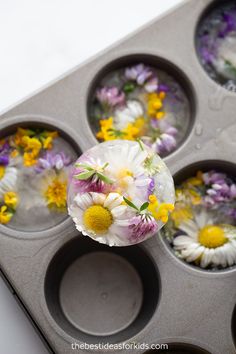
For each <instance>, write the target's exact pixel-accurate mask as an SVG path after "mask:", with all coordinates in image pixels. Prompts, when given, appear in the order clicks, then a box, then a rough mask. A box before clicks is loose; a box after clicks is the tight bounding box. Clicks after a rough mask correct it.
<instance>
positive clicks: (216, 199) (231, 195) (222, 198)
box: [203, 171, 236, 206]
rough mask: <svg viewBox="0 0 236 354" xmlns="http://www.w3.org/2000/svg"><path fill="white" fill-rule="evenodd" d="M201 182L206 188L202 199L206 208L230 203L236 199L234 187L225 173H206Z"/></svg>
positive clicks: (235, 187)
mask: <svg viewBox="0 0 236 354" xmlns="http://www.w3.org/2000/svg"><path fill="white" fill-rule="evenodd" d="M203 181H204V183H205V185H206V186H207V189H206V196H205V198H204V201H205V203H206V205H207V206H214V205H215V204H219V203H226V202H230V201H232V200H233V199H235V198H236V185H235V183H233V181H232V180H231V179H230V178H228V177H227V175H226V174H225V173H220V172H215V171H210V172H206V173H204V174H203Z"/></svg>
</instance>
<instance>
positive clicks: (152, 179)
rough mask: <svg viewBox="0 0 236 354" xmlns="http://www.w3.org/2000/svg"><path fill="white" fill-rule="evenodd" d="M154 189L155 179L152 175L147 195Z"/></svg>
mask: <svg viewBox="0 0 236 354" xmlns="http://www.w3.org/2000/svg"><path fill="white" fill-rule="evenodd" d="M154 189H155V179H154V178H153V177H151V178H150V182H149V185H148V195H147V197H149V195H151V194H153V192H154Z"/></svg>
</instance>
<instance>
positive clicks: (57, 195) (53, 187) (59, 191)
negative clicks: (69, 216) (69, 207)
mask: <svg viewBox="0 0 236 354" xmlns="http://www.w3.org/2000/svg"><path fill="white" fill-rule="evenodd" d="M45 197H46V199H47V202H48V205H50V204H51V205H56V206H57V207H58V208H64V207H65V206H66V182H61V181H60V180H58V179H57V178H55V179H54V180H53V181H52V183H51V184H50V185H49V186H48V188H47V190H46V192H45Z"/></svg>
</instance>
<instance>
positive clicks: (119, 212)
mask: <svg viewBox="0 0 236 354" xmlns="http://www.w3.org/2000/svg"><path fill="white" fill-rule="evenodd" d="M126 210H127V206H126V205H119V206H117V207H115V208H113V209H112V210H111V213H112V216H113V217H115V218H119V217H120V216H122V215H123V214H124V213H125V212H126Z"/></svg>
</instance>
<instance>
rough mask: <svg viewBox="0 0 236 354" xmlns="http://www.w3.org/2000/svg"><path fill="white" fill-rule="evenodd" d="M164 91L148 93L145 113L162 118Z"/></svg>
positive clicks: (163, 113) (163, 114)
mask: <svg viewBox="0 0 236 354" xmlns="http://www.w3.org/2000/svg"><path fill="white" fill-rule="evenodd" d="M165 96H166V94H165V92H160V93H159V94H158V93H150V94H148V104H147V113H148V115H149V116H150V117H153V118H156V119H162V118H164V116H165V112H164V111H163V110H162V108H163V101H164V99H165Z"/></svg>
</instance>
